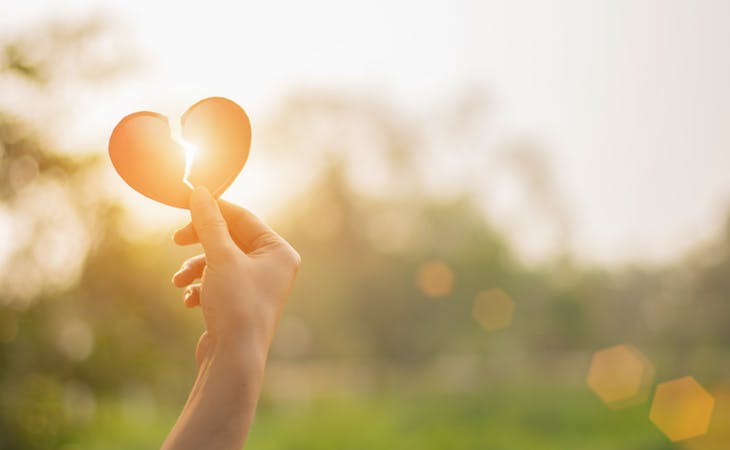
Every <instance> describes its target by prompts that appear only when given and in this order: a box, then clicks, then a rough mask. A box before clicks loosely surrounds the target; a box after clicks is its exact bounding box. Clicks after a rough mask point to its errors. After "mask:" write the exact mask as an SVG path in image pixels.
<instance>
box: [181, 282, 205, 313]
mask: <svg viewBox="0 0 730 450" xmlns="http://www.w3.org/2000/svg"><path fill="white" fill-rule="evenodd" d="M200 288H201V285H200V283H196V284H191V285H190V286H188V287H186V288H185V293H184V294H183V303H185V306H186V307H188V308H194V307H196V306H199V305H200Z"/></svg>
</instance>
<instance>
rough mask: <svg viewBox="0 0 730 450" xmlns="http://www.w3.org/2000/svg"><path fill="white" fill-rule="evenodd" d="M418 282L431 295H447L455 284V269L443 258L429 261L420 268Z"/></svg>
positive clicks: (434, 296) (422, 290) (435, 296)
mask: <svg viewBox="0 0 730 450" xmlns="http://www.w3.org/2000/svg"><path fill="white" fill-rule="evenodd" d="M416 284H417V285H418V289H419V290H420V291H421V292H423V293H424V294H425V295H427V296H429V297H433V298H438V297H445V296H446V295H449V293H451V289H452V288H453V286H454V271H453V270H451V267H449V266H448V265H447V264H446V263H445V262H443V261H441V260H437V259H435V260H431V261H427V262H425V263H423V264H421V266H420V267H419V268H418V273H417V274H416Z"/></svg>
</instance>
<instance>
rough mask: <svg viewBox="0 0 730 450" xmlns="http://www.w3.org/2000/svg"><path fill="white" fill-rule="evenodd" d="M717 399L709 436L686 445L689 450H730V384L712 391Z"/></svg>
mask: <svg viewBox="0 0 730 450" xmlns="http://www.w3.org/2000/svg"><path fill="white" fill-rule="evenodd" d="M710 395H712V396H713V397H714V398H715V409H714V411H713V413H712V420H711V421H710V428H709V429H708V430H707V434H705V435H704V436H701V437H697V438H695V439H690V440H688V441H686V442H685V443H684V447H685V448H686V449H687V450H727V449H728V448H730V384H725V385H721V386H716V387H714V388H713V389H710Z"/></svg>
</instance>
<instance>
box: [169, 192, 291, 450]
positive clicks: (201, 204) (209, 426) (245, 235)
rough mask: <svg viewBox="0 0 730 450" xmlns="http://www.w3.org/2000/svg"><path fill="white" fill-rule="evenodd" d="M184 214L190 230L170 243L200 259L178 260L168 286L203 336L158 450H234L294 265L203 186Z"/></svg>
mask: <svg viewBox="0 0 730 450" xmlns="http://www.w3.org/2000/svg"><path fill="white" fill-rule="evenodd" d="M190 213H191V216H192V223H190V224H188V225H186V226H185V227H183V228H181V229H179V230H178V231H177V232H175V234H174V236H173V239H174V241H175V242H176V243H177V244H179V245H191V244H195V243H200V244H202V246H203V250H204V254H201V255H198V256H194V257H192V258H190V259H188V260H187V261H185V262H184V263H183V265H182V267H181V268H180V270H179V271H178V272H177V273H175V275H174V276H173V278H172V282H173V284H174V285H175V286H178V287H185V294H184V302H185V305H186V306H187V307H189V308H193V307H196V306H200V307H201V310H202V312H203V318H204V322H205V328H206V331H205V332H204V333H203V334H202V336H200V340H199V341H198V346H197V349H196V351H195V358H196V361H197V363H198V375H197V378H196V380H195V383H194V385H193V388H192V390H191V392H190V395H189V397H188V400H187V402H186V404H185V406H184V407H183V410H182V412H181V413H180V416H179V417H178V419H177V422H176V423H175V425H174V427H173V428H172V430H171V431H170V434H169V435H168V436H167V439H166V440H165V442H164V444H163V445H162V448H163V449H165V450H173V449H174V450H179V449H201V448H205V449H240V448H241V447H243V444H244V442H245V439H246V435H247V434H248V430H249V427H250V425H251V420H252V419H253V416H254V412H255V409H256V402H257V400H258V397H259V393H260V391H261V384H262V382H263V375H264V367H265V365H266V356H267V354H268V351H269V347H270V345H271V340H272V338H273V336H274V332H275V330H276V325H277V323H278V320H279V316H280V315H281V311H282V309H283V307H284V304H285V303H286V300H287V297H288V296H289V291H290V290H291V287H292V284H293V282H294V278H295V277H296V273H297V271H298V268H299V264H300V261H301V259H300V257H299V254H298V253H297V252H296V250H294V248H293V247H292V246H291V245H290V244H289V243H288V242H286V240H284V239H283V238H282V237H281V236H279V235H278V234H277V233H276V232H274V231H273V230H272V229H271V228H269V227H268V226H267V225H265V224H264V223H263V222H261V221H260V220H259V219H258V218H257V217H256V216H254V215H253V214H252V213H250V212H249V211H247V210H245V209H243V208H241V207H239V206H236V205H233V204H231V203H228V202H226V201H223V200H217V201H216V200H215V199H213V197H212V196H211V195H210V193H209V192H208V191H207V190H206V189H205V188H203V187H198V188H196V189H195V190H194V191H193V193H192V195H191V198H190ZM197 279H200V282H199V283H194V282H195V280H197Z"/></svg>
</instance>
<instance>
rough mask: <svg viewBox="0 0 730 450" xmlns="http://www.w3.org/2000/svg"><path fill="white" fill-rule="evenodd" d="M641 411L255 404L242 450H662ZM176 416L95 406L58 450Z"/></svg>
mask: <svg viewBox="0 0 730 450" xmlns="http://www.w3.org/2000/svg"><path fill="white" fill-rule="evenodd" d="M647 409H648V405H646V404H645V405H642V406H638V407H635V408H631V409H628V410H623V411H610V410H608V409H607V408H605V407H604V406H603V405H602V404H601V403H600V402H599V401H598V400H597V399H595V398H594V397H593V396H592V394H591V393H590V392H588V391H587V390H585V389H582V388H579V387H572V388H566V387H561V388H556V387H535V386H531V387H526V386H521V387H520V386H515V387H510V388H504V387H501V388H495V389H493V390H492V391H490V392H483V393H479V394H458V395H454V394H448V395H446V394H436V393H423V392H421V393H393V394H391V395H384V394H380V395H376V396H365V395H348V396H338V397H318V398H315V399H311V400H310V401H306V402H285V403H278V402H275V401H273V400H272V399H268V398H264V399H262V403H261V405H260V406H259V411H258V414H257V416H256V419H255V422H254V425H253V428H252V430H251V433H250V436H249V439H248V443H247V446H246V447H247V448H252V449H259V450H270V449H271V450H273V449H290V450H309V449H312V450H314V449H317V450H330V449H331V450H335V449H337V450H343V449H349V450H360V449H362V450H365V449H368V450H371V449H439V450H440V449H493V450H530V449H536V450H537V449H539V450H574V449H575V450H579V449H580V450H585V449H591V450H615V449H623V450H632V449H635V450H669V449H674V448H677V447H675V446H674V445H672V444H670V443H669V442H668V441H667V440H666V438H664V437H663V436H662V435H661V434H660V433H659V432H658V431H657V430H656V429H655V428H654V427H653V425H652V424H651V423H650V422H649V419H648V417H647ZM176 415H177V411H175V410H169V411H158V412H157V414H156V415H149V412H144V411H142V412H140V414H139V415H134V414H131V415H130V411H129V410H125V409H124V408H120V407H119V405H115V404H112V403H106V404H102V405H100V408H99V411H98V413H97V415H96V419H95V420H94V421H93V422H92V423H89V424H88V427H86V428H84V429H79V430H78V435H77V436H75V437H73V438H72V439H71V440H70V441H69V442H68V444H69V445H67V446H65V447H62V448H64V449H67V450H71V449H75V448H94V449H100V450H117V449H120V450H121V449H130V448H156V447H158V446H159V445H160V443H161V441H162V440H163V439H164V436H165V435H166V433H167V432H168V430H169V428H170V427H171V425H172V423H173V422H174V420H175V417H176Z"/></svg>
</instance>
